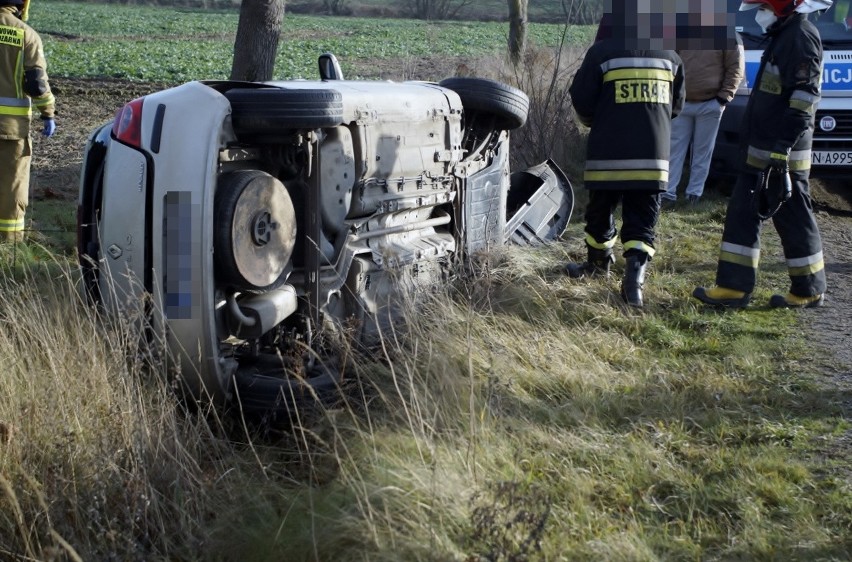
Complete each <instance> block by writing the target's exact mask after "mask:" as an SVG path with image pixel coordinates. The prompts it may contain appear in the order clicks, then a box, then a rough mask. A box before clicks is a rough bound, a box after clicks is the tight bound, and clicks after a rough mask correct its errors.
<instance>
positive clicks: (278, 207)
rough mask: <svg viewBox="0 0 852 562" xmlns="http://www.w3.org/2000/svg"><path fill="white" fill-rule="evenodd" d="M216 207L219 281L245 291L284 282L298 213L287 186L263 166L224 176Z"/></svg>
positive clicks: (219, 188) (220, 283)
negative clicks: (260, 169) (260, 168)
mask: <svg viewBox="0 0 852 562" xmlns="http://www.w3.org/2000/svg"><path fill="white" fill-rule="evenodd" d="M213 208H214V224H215V228H214V229H213V244H214V246H213V247H214V249H215V254H214V257H215V263H216V266H215V268H216V277H217V284H219V285H225V286H228V287H230V288H232V289H235V290H244V291H267V290H270V289H273V288H275V287H278V286H280V285H281V284H282V283H283V282H284V281H285V279H286V275H287V273H288V272H289V270H290V258H291V257H292V255H293V249H294V247H295V245H296V211H295V208H294V207H293V202H292V201H291V199H290V194H289V193H288V192H287V188H285V187H284V184H283V183H281V182H280V181H279V180H278V179H276V178H274V177H272V176H271V175H269V174H267V173H266V172H261V171H259V170H238V171H235V172H230V173H227V174H223V175H222V176H221V177H220V178H219V182H218V185H217V188H216V196H215V201H214V207H213Z"/></svg>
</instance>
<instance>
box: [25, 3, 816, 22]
mask: <svg viewBox="0 0 852 562" xmlns="http://www.w3.org/2000/svg"><path fill="white" fill-rule="evenodd" d="M27 1H29V0H27ZM831 3H832V0H743V3H742V4H740V11H744V10H752V9H754V8H760V7H763V6H766V7H767V8H769V9H770V10H772V11H773V12H774V13H775V15H776V16H778V17H779V18H783V17H785V16H789V15H790V14H792V13H793V12H799V13H800V14H810V13H811V12H816V11H819V10H826V9H828V8H829V7H830V6H831Z"/></svg>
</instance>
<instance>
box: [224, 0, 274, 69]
mask: <svg viewBox="0 0 852 562" xmlns="http://www.w3.org/2000/svg"><path fill="white" fill-rule="evenodd" d="M283 20H284V0H243V3H242V6H240V23H239V25H238V26H237V39H236V42H235V43H234V62H233V65H232V66H231V80H250V81H263V80H271V79H272V71H273V69H274V68H275V55H276V54H277V53H278V38H279V37H280V35H281V22H282V21H283Z"/></svg>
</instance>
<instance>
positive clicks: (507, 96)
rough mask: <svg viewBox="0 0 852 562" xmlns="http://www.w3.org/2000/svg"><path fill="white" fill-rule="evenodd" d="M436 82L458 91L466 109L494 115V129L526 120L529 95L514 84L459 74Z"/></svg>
mask: <svg viewBox="0 0 852 562" xmlns="http://www.w3.org/2000/svg"><path fill="white" fill-rule="evenodd" d="M438 85H439V86H441V87H443V88H447V89H448V90H452V91H454V92H455V93H457V94H458V96H459V98H461V102H462V106H463V107H464V110H465V112H470V113H474V114H475V113H484V114H487V115H491V116H493V117H494V118H495V125H494V126H495V128H496V129H501V130H506V131H511V130H513V129H518V128H520V127H523V126H524V124H525V123H526V122H527V116H528V115H529V111H530V99H529V97H528V96H527V95H526V94H525V93H524V92H522V91H521V90H519V89H517V88H514V87H512V86H509V85H507V84H503V83H501V82H497V81H495V80H488V79H486V78H468V77H460V76H459V77H453V78H446V79H444V80H442V81H441V82H439V84H438Z"/></svg>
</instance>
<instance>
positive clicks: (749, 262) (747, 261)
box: [719, 250, 760, 269]
mask: <svg viewBox="0 0 852 562" xmlns="http://www.w3.org/2000/svg"><path fill="white" fill-rule="evenodd" d="M719 261H726V262H728V263H733V264H736V265H744V266H745V267H750V268H752V269H757V266H758V263H759V262H760V257H758V256H743V255H741V254H735V253H733V252H726V251H724V250H722V251H721V252H719Z"/></svg>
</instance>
